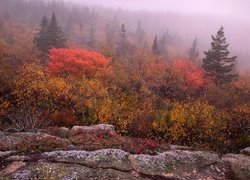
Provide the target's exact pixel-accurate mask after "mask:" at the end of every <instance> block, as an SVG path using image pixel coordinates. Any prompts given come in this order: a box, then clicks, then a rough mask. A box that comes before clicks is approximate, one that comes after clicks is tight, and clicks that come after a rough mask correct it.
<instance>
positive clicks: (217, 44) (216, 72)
mask: <svg viewBox="0 0 250 180" xmlns="http://www.w3.org/2000/svg"><path fill="white" fill-rule="evenodd" d="M212 40H213V41H212V43H211V46H212V47H211V49H210V50H208V51H207V52H204V53H205V58H204V59H203V65H202V66H203V68H204V69H205V70H206V72H207V75H208V76H212V77H214V78H215V82H216V83H217V84H222V83H228V82H231V81H232V80H233V79H234V78H235V77H237V76H238V73H237V72H235V66H236V58H237V56H234V57H229V54H230V52H229V51H228V46H229V44H228V43H227V42H226V38H225V36H224V28H223V27H221V28H220V29H219V31H218V32H217V34H216V36H212Z"/></svg>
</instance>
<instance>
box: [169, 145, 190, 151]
mask: <svg viewBox="0 0 250 180" xmlns="http://www.w3.org/2000/svg"><path fill="white" fill-rule="evenodd" d="M169 149H170V150H194V149H193V148H192V147H188V146H179V145H169Z"/></svg>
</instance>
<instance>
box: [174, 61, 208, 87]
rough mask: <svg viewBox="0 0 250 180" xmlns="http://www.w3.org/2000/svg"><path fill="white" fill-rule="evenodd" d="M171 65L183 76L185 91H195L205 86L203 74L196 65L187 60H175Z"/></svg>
mask: <svg viewBox="0 0 250 180" xmlns="http://www.w3.org/2000/svg"><path fill="white" fill-rule="evenodd" d="M172 65H173V67H174V68H175V69H176V71H178V72H179V73H180V74H181V75H182V76H183V79H184V82H185V87H184V88H185V89H192V90H197V89H199V88H200V87H201V86H203V85H204V84H205V78H204V72H203V70H202V69H201V68H200V67H199V66H198V65H197V64H195V63H193V62H191V61H188V60H176V61H174V62H173V64H172Z"/></svg>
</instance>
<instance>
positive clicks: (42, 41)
mask: <svg viewBox="0 0 250 180" xmlns="http://www.w3.org/2000/svg"><path fill="white" fill-rule="evenodd" d="M47 27H48V19H47V17H46V16H43V19H42V21H41V24H40V30H39V32H38V33H37V34H36V36H35V38H34V43H35V44H36V46H37V48H38V49H40V50H41V51H42V52H45V51H47V47H48V42H47V40H46V32H47Z"/></svg>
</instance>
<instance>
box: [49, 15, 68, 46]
mask: <svg viewBox="0 0 250 180" xmlns="http://www.w3.org/2000/svg"><path fill="white" fill-rule="evenodd" d="M46 40H47V42H48V47H47V51H48V50H49V49H50V48H66V47H67V44H66V42H67V40H66V38H65V36H64V34H63V32H62V30H61V28H60V26H58V23H57V19H56V16H55V14H54V13H53V14H52V17H51V20H50V23H49V25H48V28H47V31H46Z"/></svg>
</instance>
